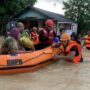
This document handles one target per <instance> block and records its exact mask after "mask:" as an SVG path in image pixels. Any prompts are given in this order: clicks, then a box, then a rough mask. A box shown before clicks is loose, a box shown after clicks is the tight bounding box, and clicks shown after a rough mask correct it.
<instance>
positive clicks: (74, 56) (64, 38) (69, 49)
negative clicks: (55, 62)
mask: <svg viewBox="0 0 90 90" xmlns="http://www.w3.org/2000/svg"><path fill="white" fill-rule="evenodd" d="M60 42H61V45H62V46H63V49H64V50H62V51H64V52H63V53H64V54H65V55H64V56H60V55H56V56H54V57H53V58H54V59H64V60H67V61H71V62H73V63H78V62H80V61H82V60H81V59H82V54H81V46H80V44H78V43H77V42H76V41H72V40H70V36H69V35H68V34H67V33H65V34H63V35H61V38H60ZM61 45H60V46H61ZM60 49H62V48H61V47H60Z"/></svg>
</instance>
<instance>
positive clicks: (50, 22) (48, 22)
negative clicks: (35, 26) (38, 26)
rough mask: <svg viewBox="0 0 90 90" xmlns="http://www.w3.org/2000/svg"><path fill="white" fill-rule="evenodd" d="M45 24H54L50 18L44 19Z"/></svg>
mask: <svg viewBox="0 0 90 90" xmlns="http://www.w3.org/2000/svg"><path fill="white" fill-rule="evenodd" d="M45 24H46V25H47V26H50V27H51V26H53V25H54V22H53V20H52V19H48V20H46V22H45Z"/></svg>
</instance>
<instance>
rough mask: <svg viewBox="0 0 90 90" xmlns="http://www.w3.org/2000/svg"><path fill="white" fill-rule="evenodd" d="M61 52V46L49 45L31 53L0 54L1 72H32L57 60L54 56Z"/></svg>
mask: <svg viewBox="0 0 90 90" xmlns="http://www.w3.org/2000/svg"><path fill="white" fill-rule="evenodd" d="M58 53H60V49H59V48H52V47H51V46H50V47H47V48H44V49H41V50H37V51H34V52H30V53H23V54H13V55H0V74H14V73H19V72H31V71H34V70H37V69H39V68H41V67H44V66H46V65H48V64H50V63H52V62H55V61H57V60H52V59H51V58H52V56H53V55H56V54H58Z"/></svg>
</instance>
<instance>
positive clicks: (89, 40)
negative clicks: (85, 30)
mask: <svg viewBox="0 0 90 90" xmlns="http://www.w3.org/2000/svg"><path fill="white" fill-rule="evenodd" d="M84 39H85V40H84V43H85V47H86V48H90V37H89V36H88V35H86V36H85V37H84Z"/></svg>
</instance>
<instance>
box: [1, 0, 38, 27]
mask: <svg viewBox="0 0 90 90" xmlns="http://www.w3.org/2000/svg"><path fill="white" fill-rule="evenodd" d="M35 2H37V0H0V28H2V26H3V25H4V24H5V22H6V21H7V20H8V19H10V18H12V17H13V16H14V15H16V14H17V13H19V12H20V11H21V10H23V9H24V8H26V7H27V6H33V5H34V4H35Z"/></svg>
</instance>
